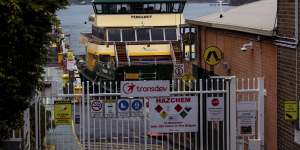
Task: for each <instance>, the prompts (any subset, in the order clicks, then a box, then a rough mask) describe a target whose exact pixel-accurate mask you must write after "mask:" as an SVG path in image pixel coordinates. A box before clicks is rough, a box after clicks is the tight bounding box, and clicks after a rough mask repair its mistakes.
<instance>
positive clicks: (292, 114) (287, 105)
mask: <svg viewBox="0 0 300 150" xmlns="http://www.w3.org/2000/svg"><path fill="white" fill-rule="evenodd" d="M284 119H285V120H288V121H295V120H297V119H298V104H297V101H285V102H284Z"/></svg>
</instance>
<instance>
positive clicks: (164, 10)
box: [161, 3, 167, 12]
mask: <svg viewBox="0 0 300 150" xmlns="http://www.w3.org/2000/svg"><path fill="white" fill-rule="evenodd" d="M161 12H167V6H166V3H162V4H161Z"/></svg>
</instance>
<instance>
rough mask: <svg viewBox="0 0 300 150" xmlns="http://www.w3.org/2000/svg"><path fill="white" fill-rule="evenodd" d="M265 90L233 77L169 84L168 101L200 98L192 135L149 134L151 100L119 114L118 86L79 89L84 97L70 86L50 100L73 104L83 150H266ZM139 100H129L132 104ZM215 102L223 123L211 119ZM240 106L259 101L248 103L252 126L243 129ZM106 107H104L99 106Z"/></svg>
mask: <svg viewBox="0 0 300 150" xmlns="http://www.w3.org/2000/svg"><path fill="white" fill-rule="evenodd" d="M145 82H146V81H145ZM263 85H264V83H263V79H261V78H253V79H240V80H238V79H236V78H235V77H216V78H211V79H200V80H192V81H181V80H173V81H170V96H174V97H176V96H177V97H179V96H193V97H197V105H198V106H197V108H198V109H197V113H196V114H197V115H196V116H194V118H195V120H197V122H198V125H197V127H198V129H197V131H193V132H188V131H187V132H176V131H174V132H168V133H165V132H164V133H162V132H150V124H151V119H150V111H151V110H149V105H151V103H152V99H151V98H149V97H138V99H141V100H142V102H143V107H142V109H141V110H140V111H139V112H134V111H132V110H131V109H130V110H129V111H128V112H123V111H120V110H119V109H118V108H117V107H118V105H119V103H118V100H119V99H122V98H121V93H120V82H117V81H102V82H97V83H91V82H86V83H81V84H80V86H81V92H75V90H74V88H75V87H78V86H79V85H78V84H76V83H74V84H66V85H65V87H64V90H62V91H56V92H52V93H56V95H53V96H52V99H53V100H56V99H60V100H71V101H72V104H73V105H72V112H73V113H72V117H73V120H74V131H75V134H76V135H77V136H78V139H79V141H80V144H81V145H82V147H83V148H84V149H88V150H90V149H137V150H141V149H151V150H152V149H166V150H167V149H174V150H180V149H181V150H198V149H199V150H235V149H241V150H242V149H246V148H248V147H251V146H252V145H251V144H253V143H252V142H251V141H253V140H252V139H256V141H260V142H259V144H260V145H261V146H263V139H264V128H263V127H264V119H263V118H264V113H263V112H264V86H263ZM57 89H59V88H57ZM136 98H137V97H127V98H126V99H128V101H129V104H132V102H133V100H134V99H136ZM215 98H218V99H220V100H221V102H222V101H223V104H222V105H223V106H222V107H223V108H220V110H221V113H220V114H218V115H219V118H218V117H215V118H214V117H212V118H211V114H210V113H211V112H210V111H211V110H210V107H211V106H210V104H209V103H211V102H212V101H213V100H214V99H215ZM241 101H244V102H246V104H248V102H249V101H255V103H251V102H249V103H250V105H251V104H255V106H256V107H255V110H253V112H255V114H254V113H250V117H251V115H252V117H254V119H255V120H254V121H253V118H252V119H250V123H253V125H252V126H246V127H244V126H243V123H244V122H245V118H243V117H246V118H247V114H249V113H244V112H245V110H243V109H239V108H238V107H239V106H240V105H244V104H240V102H241ZM107 103H109V104H107ZM52 104H53V103H52ZM102 104H105V105H103V106H100V105H102ZM97 106H99V107H98V108H101V110H96V111H93V110H92V107H96V108H97ZM110 107H111V108H110ZM195 108H196V107H195ZM108 111H110V113H107V112H108ZM222 111H223V112H222ZM246 112H248V111H247V110H246ZM245 115H246V116H245ZM248 117H249V116H248ZM52 118H53V117H52ZM53 119H54V118H53Z"/></svg>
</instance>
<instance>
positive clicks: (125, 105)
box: [119, 100, 129, 111]
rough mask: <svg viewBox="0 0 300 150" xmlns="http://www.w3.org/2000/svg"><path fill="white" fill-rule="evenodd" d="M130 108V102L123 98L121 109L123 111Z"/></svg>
mask: <svg viewBox="0 0 300 150" xmlns="http://www.w3.org/2000/svg"><path fill="white" fill-rule="evenodd" d="M128 108H129V103H128V101H127V100H121V101H119V109H120V110H122V111H125V110H127V109H128Z"/></svg>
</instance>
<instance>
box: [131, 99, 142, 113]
mask: <svg viewBox="0 0 300 150" xmlns="http://www.w3.org/2000/svg"><path fill="white" fill-rule="evenodd" d="M131 107H132V109H133V110H135V111H138V110H140V109H141V108H142V107H143V103H142V101H141V100H133V101H132V102H131Z"/></svg>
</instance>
